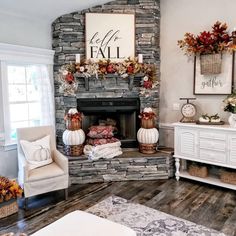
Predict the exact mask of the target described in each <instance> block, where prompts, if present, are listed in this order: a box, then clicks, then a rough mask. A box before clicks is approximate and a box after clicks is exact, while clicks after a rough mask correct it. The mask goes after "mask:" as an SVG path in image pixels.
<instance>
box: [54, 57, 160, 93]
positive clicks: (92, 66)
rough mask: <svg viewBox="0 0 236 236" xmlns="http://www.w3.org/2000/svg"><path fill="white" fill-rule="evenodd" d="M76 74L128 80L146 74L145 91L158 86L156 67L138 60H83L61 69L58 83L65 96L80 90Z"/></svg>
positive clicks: (87, 76) (143, 83)
mask: <svg viewBox="0 0 236 236" xmlns="http://www.w3.org/2000/svg"><path fill="white" fill-rule="evenodd" d="M76 74H82V75H83V76H85V77H86V78H90V77H92V76H95V77H96V78H99V77H102V78H103V79H105V78H106V75H107V74H114V75H119V76H121V77H122V78H124V79H125V78H128V77H129V76H130V75H136V74H144V76H143V78H142V81H141V85H142V86H143V88H144V89H151V88H154V87H156V86H157V84H158V83H157V81H156V80H157V76H156V69H155V66H153V65H150V64H142V63H138V59H137V58H134V59H131V58H128V59H127V60H124V62H111V61H110V60H106V59H104V60H100V61H98V62H94V61H92V60H82V61H81V63H79V64H76V63H72V64H68V65H64V66H62V67H61V69H60V70H59V73H58V75H57V81H58V82H59V83H60V84H61V86H60V89H59V91H60V92H61V93H65V94H72V95H73V94H74V92H75V91H76V90H77V88H78V83H77V81H76Z"/></svg>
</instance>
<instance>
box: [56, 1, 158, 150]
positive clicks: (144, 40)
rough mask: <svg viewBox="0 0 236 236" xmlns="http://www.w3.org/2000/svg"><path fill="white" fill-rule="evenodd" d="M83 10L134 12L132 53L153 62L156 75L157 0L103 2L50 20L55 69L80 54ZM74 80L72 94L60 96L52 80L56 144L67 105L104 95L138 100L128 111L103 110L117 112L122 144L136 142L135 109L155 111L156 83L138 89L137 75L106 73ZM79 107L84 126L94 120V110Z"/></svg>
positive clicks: (62, 128) (59, 143)
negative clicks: (133, 49)
mask: <svg viewBox="0 0 236 236" xmlns="http://www.w3.org/2000/svg"><path fill="white" fill-rule="evenodd" d="M86 12H96V13H99V12H101V13H135V19H136V22H135V34H136V37H135V38H136V45H135V48H136V55H138V54H139V53H141V54H143V59H144V62H145V63H151V64H154V65H155V67H156V70H157V75H158V77H159V71H160V70H159V68H160V53H159V28H160V3H159V0H145V1H144V0H139V1H132V0H117V1H113V2H110V3H107V4H104V5H99V6H96V7H93V8H89V9H86V10H84V11H81V12H73V13H70V14H67V15H63V16H61V17H59V18H58V19H56V20H55V21H54V22H53V24H52V36H53V45H52V46H53V49H54V50H55V60H54V61H55V66H54V72H55V73H56V72H58V70H59V68H60V67H61V66H62V65H65V64H69V63H70V62H75V54H76V53H79V54H80V55H81V57H82V58H83V57H84V55H85V32H84V30H85V13H86ZM77 81H78V84H79V87H78V92H77V94H76V96H64V95H63V94H61V93H59V85H58V83H57V82H56V81H55V106H56V133H57V144H58V145H59V146H61V145H62V138H61V137H62V133H63V131H64V130H65V122H64V115H65V113H66V112H67V111H68V109H69V108H71V107H77V106H79V105H78V104H77V103H79V101H82V99H91V104H94V101H96V100H97V101H98V102H99V99H105V100H106V99H108V100H109V101H110V102H111V101H112V99H115V101H117V100H119V101H122V100H124V101H125V100H127V99H131V100H132V99H134V100H135V99H136V101H139V107H137V106H136V108H131V110H130V111H127V110H125V111H124V109H123V108H122V109H123V110H121V111H122V112H119V109H117V110H116V112H115V111H109V112H105V113H110V114H109V116H111V117H117V115H118V123H119V122H121V123H122V122H123V125H122V127H121V133H120V136H121V137H122V136H124V138H123V142H122V143H123V146H128V147H129V146H132V145H134V144H135V143H136V140H134V133H135V132H136V131H137V128H138V127H137V126H138V125H139V123H138V121H137V114H138V113H139V111H140V110H142V109H143V108H144V107H152V108H153V109H154V111H155V112H156V114H158V112H159V110H158V108H159V87H157V88H155V89H152V90H149V91H145V90H143V91H141V90H140V86H141V85H140V81H141V76H135V77H133V76H131V77H130V78H126V79H123V78H120V77H118V76H116V75H107V76H106V79H97V78H89V79H87V78H83V77H78V78H77ZM84 101H85V100H84ZM89 104H90V102H89ZM136 105H137V104H136ZM79 109H80V108H79ZM82 109H83V112H84V113H85V121H84V128H85V129H86V128H87V126H88V124H87V123H88V122H89V121H88V120H89V119H90V121H91V120H95V116H94V114H92V111H86V109H85V107H83V108H82ZM134 110H135V111H134ZM138 110H139V111H138ZM125 112H126V113H127V114H126V115H124V113H125ZM94 113H95V112H94ZM96 113H97V112H96ZM128 114H130V115H128ZM131 114H133V115H131ZM100 115H101V114H100ZM103 115H104V114H103ZM107 115H108V114H107ZM88 116H89V118H88ZM107 118H109V117H107ZM96 119H97V118H96ZM127 123H128V124H129V125H130V124H132V127H133V129H131V130H130V128H131V127H130V126H128V125H126V124H127ZM157 126H158V120H157ZM123 129H124V130H123ZM128 133H129V134H128ZM127 134H128V136H127ZM126 136H127V137H126ZM125 139H126V141H125ZM129 139H130V140H129ZM135 139H136V136H135ZM128 140H129V141H128Z"/></svg>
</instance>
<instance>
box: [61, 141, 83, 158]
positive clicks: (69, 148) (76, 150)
mask: <svg viewBox="0 0 236 236" xmlns="http://www.w3.org/2000/svg"><path fill="white" fill-rule="evenodd" d="M83 148H84V146H83V145H82V144H81V145H64V151H65V154H66V155H67V156H80V155H82V154H83Z"/></svg>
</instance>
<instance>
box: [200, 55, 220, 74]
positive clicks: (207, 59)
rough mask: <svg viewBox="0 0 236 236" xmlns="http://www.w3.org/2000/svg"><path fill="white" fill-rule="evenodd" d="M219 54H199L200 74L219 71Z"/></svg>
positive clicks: (217, 72)
mask: <svg viewBox="0 0 236 236" xmlns="http://www.w3.org/2000/svg"><path fill="white" fill-rule="evenodd" d="M221 64H222V56H221V54H219V53H218V54H206V55H200V67H201V74H202V75H212V74H220V73H221Z"/></svg>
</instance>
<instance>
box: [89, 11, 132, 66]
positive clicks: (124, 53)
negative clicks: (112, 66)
mask: <svg viewBox="0 0 236 236" xmlns="http://www.w3.org/2000/svg"><path fill="white" fill-rule="evenodd" d="M94 22H96V23H94ZM85 48H86V49H85V50H86V52H85V55H86V59H91V60H92V61H94V62H98V61H99V60H101V59H109V60H110V61H114V62H121V61H124V60H125V59H127V58H128V57H131V58H134V57H135V14H131V13H127V14H126V13H86V14H85Z"/></svg>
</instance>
